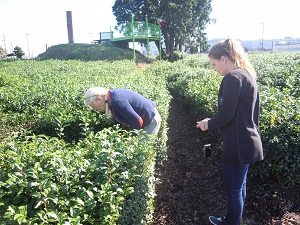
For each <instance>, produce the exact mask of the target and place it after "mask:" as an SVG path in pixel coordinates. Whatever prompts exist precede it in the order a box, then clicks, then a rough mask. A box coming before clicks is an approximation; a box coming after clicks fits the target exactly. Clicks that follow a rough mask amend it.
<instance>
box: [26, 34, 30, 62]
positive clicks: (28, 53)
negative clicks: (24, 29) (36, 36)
mask: <svg viewBox="0 0 300 225" xmlns="http://www.w3.org/2000/svg"><path fill="white" fill-rule="evenodd" d="M28 35H30V34H28V33H26V39H27V48H28V58H29V59H30V48H29V42H28Z"/></svg>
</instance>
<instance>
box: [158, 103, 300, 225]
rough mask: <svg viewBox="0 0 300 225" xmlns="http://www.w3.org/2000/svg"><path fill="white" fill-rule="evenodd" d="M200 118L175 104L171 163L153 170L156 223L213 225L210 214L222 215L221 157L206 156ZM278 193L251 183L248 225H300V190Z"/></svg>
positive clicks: (170, 133) (170, 121) (171, 121)
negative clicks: (197, 125)
mask: <svg viewBox="0 0 300 225" xmlns="http://www.w3.org/2000/svg"><path fill="white" fill-rule="evenodd" d="M197 119H201V117H199V118H196V117H195V116H193V115H191V114H190V112H189V109H188V108H187V107H186V106H184V105H182V103H181V102H180V101H178V100H176V99H173V100H172V102H171V108H170V111H169V119H168V125H169V131H168V146H169V149H168V153H167V154H168V160H167V161H166V162H165V163H164V165H163V166H160V167H158V168H157V169H156V171H155V176H156V178H157V182H156V194H157V196H156V198H155V204H154V205H155V212H154V222H153V224H152V225H209V224H210V223H209V221H208V216H209V215H216V216H219V215H221V214H222V213H224V210H225V207H226V206H225V205H226V201H225V198H224V193H223V186H222V185H223V183H222V179H221V161H220V155H218V153H217V152H216V151H213V153H212V156H211V157H210V158H204V157H203V154H202V147H203V145H204V144H208V143H210V142H209V139H208V136H207V134H206V133H203V132H201V131H200V130H198V129H196V121H197ZM211 144H212V148H214V145H213V143H211ZM299 189H300V188H299ZM274 193H275V190H274V189H272V190H270V191H259V190H258V187H256V186H255V185H253V184H251V183H250V182H248V187H247V202H246V206H245V215H244V223H243V224H244V225H245V224H247V225H267V224H268V225H280V224H285V225H294V224H300V200H299V199H300V190H298V192H297V191H293V190H290V189H280V188H276V193H277V196H276V197H274ZM282 196H284V197H286V198H283V197H282ZM291 199H292V200H293V199H294V200H296V199H298V200H296V201H294V202H291Z"/></svg>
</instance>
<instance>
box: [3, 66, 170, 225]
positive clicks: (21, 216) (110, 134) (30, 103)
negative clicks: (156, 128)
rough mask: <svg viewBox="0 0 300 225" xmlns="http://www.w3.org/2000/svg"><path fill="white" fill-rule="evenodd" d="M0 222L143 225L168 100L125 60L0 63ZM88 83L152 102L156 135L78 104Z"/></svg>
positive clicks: (160, 83) (162, 88) (161, 83)
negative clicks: (157, 121) (127, 126)
mask: <svg viewBox="0 0 300 225" xmlns="http://www.w3.org/2000/svg"><path fill="white" fill-rule="evenodd" d="M0 64H1V65H0V67H1V70H0V103H1V106H0V112H1V123H0V129H1V130H0V137H1V142H0V149H1V151H0V221H1V222H0V224H72V225H75V224H146V223H149V222H150V221H151V219H152V213H153V210H154V209H153V199H154V166H155V163H159V161H160V160H162V159H163V158H164V157H165V155H166V141H167V123H166V121H167V118H168V109H169V107H168V106H169V102H170V100H171V96H170V94H169V92H168V91H167V89H166V85H165V79H164V77H157V76H156V75H155V74H151V73H148V74H146V75H144V74H143V73H142V71H141V70H136V65H135V63H133V62H132V61H129V60H128V61H126V60H125V61H115V62H104V61H95V62H82V61H59V60H48V61H14V62H3V61H2V62H0ZM92 86H103V87H107V88H110V89H113V88H129V89H132V90H135V91H138V92H139V93H141V94H142V95H144V96H145V97H148V98H149V99H152V100H153V101H155V102H156V105H157V108H158V110H159V111H160V113H161V116H162V118H163V123H162V128H161V131H160V133H159V134H158V135H157V136H154V137H150V138H149V139H148V140H147V141H145V140H144V139H143V141H141V140H140V138H141V137H143V135H144V134H139V133H138V134H139V135H137V136H136V135H135V134H136V132H135V133H134V134H133V133H132V132H131V131H125V130H121V129H120V128H119V127H118V126H113V124H112V122H111V120H110V119H108V118H105V117H104V116H103V115H102V114H101V113H98V112H96V111H93V110H90V109H88V108H86V107H85V106H84V105H83V94H84V91H85V90H86V89H87V88H89V87H92Z"/></svg>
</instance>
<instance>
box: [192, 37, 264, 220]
mask: <svg viewBox="0 0 300 225" xmlns="http://www.w3.org/2000/svg"><path fill="white" fill-rule="evenodd" d="M208 57H209V61H210V62H211V64H212V65H213V67H214V70H215V71H217V72H218V73H219V74H220V75H221V76H223V79H222V82H221V85H220V88H219V94H218V112H217V113H216V114H215V115H214V116H213V117H212V118H206V119H203V120H201V121H198V122H197V126H196V127H197V128H200V129H201V130H202V131H206V130H210V131H215V130H217V129H220V130H221V134H222V139H223V152H222V175H223V182H224V191H225V195H226V200H227V212H226V214H225V215H224V216H221V217H219V218H217V217H215V216H210V217H209V220H210V222H211V223H212V224H228V225H240V224H241V223H242V214H243V208H244V204H245V199H246V180H247V172H248V167H249V165H250V164H252V163H255V162H258V161H261V160H263V159H264V156H263V148H262V142H261V138H260V134H259V130H258V121H259V93H258V87H257V83H256V72H255V70H254V68H253V66H252V65H251V63H250V61H249V60H248V57H247V56H246V53H245V51H244V49H243V48H242V46H240V45H239V44H237V43H235V42H234V41H233V40H232V39H230V38H228V39H226V40H225V41H222V42H219V43H217V44H215V45H214V46H213V47H212V48H211V50H210V52H209V54H208Z"/></svg>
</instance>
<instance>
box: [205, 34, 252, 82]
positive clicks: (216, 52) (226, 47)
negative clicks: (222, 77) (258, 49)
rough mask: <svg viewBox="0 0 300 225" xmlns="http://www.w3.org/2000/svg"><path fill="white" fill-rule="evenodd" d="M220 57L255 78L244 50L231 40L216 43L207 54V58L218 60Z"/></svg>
mask: <svg viewBox="0 0 300 225" xmlns="http://www.w3.org/2000/svg"><path fill="white" fill-rule="evenodd" d="M222 56H226V57H227V58H229V59H230V60H231V61H232V62H233V63H234V64H235V65H236V66H237V67H239V68H241V69H245V70H247V71H248V72H249V73H250V75H251V76H252V77H254V78H256V72H255V69H254V67H253V66H252V64H251V63H250V61H249V59H248V56H247V55H246V52H245V50H244V48H243V47H242V46H241V45H240V44H238V43H236V42H235V41H233V40H232V39H231V38H228V39H226V40H225V41H220V42H218V43H217V44H215V45H214V46H213V47H212V48H211V49H210V51H209V53H208V57H210V58H213V59H217V60H220V59H221V57H222Z"/></svg>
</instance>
